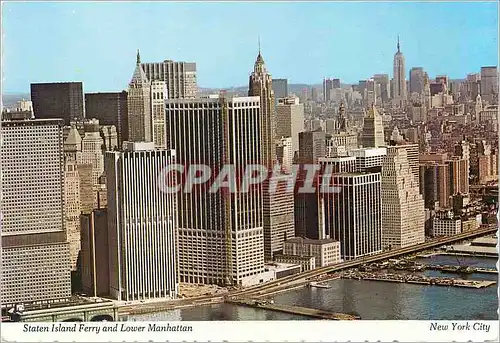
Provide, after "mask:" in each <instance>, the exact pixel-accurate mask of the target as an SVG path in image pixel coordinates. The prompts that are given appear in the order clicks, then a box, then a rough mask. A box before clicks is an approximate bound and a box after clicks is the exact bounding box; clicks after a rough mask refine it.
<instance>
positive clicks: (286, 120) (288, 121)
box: [276, 97, 305, 152]
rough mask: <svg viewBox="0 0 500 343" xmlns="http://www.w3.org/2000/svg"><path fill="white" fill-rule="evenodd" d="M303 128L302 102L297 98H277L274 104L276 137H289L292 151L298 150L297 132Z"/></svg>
mask: <svg viewBox="0 0 500 343" xmlns="http://www.w3.org/2000/svg"><path fill="white" fill-rule="evenodd" d="M303 131H305V129H304V104H301V103H299V98H297V97H288V98H284V99H278V105H277V106H276V137H277V138H279V137H291V138H292V149H293V152H295V151H298V150H299V133H300V132H303Z"/></svg>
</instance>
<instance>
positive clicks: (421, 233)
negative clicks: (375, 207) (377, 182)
mask: <svg viewBox="0 0 500 343" xmlns="http://www.w3.org/2000/svg"><path fill="white" fill-rule="evenodd" d="M381 180H382V187H381V200H382V247H383V248H384V249H385V248H388V247H390V248H393V249H394V248H404V247H407V246H410V245H415V244H419V243H424V242H425V227H424V221H425V212H424V200H423V198H422V195H421V194H420V190H419V185H418V181H417V178H416V177H415V175H414V174H413V171H412V170H411V167H410V164H409V163H408V153H407V148H406V146H390V147H387V155H386V156H385V158H384V161H383V163H382V178H381Z"/></svg>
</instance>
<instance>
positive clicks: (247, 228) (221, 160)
mask: <svg viewBox="0 0 500 343" xmlns="http://www.w3.org/2000/svg"><path fill="white" fill-rule="evenodd" d="M260 100H261V97H260V96H251V97H234V98H225V97H224V96H221V97H219V98H217V97H210V98H200V99H175V100H167V101H166V103H165V106H166V116H165V120H166V141H167V144H168V145H167V147H168V148H169V149H175V151H176V154H177V158H178V163H179V164H182V165H189V164H191V163H198V164H200V163H201V164H204V165H207V166H209V167H210V168H211V171H212V173H214V175H213V177H214V178H215V177H216V176H217V175H220V173H221V172H222V168H223V167H224V166H225V165H233V166H234V167H235V170H234V172H235V173H236V175H235V176H236V178H238V177H240V176H242V174H241V173H243V172H244V170H245V167H246V166H247V165H249V164H260V163H261V162H262V156H263V154H262V151H263V149H264V146H263V144H262V140H261V137H260V133H261V131H260V130H259V127H261V125H260V118H261V116H260ZM272 105H273V106H274V104H272ZM226 171H227V169H226ZM223 175H224V174H223ZM230 185H232V186H234V187H236V185H234V184H232V183H231V184H230ZM177 212H178V222H179V268H180V269H179V270H180V280H181V282H189V283H205V284H233V285H235V284H245V283H247V280H249V279H255V277H256V276H257V275H258V274H260V273H262V272H263V271H264V236H263V226H262V189H261V186H260V185H259V186H256V187H251V188H250V189H249V190H248V192H238V193H231V192H229V191H228V190H227V188H226V189H219V190H216V191H215V192H210V187H205V186H194V187H193V189H192V190H191V191H190V192H181V193H179V194H178V211H177Z"/></svg>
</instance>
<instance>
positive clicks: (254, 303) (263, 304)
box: [226, 298, 361, 320]
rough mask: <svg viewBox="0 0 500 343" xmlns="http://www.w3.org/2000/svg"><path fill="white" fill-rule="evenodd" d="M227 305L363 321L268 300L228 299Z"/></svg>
mask: <svg viewBox="0 0 500 343" xmlns="http://www.w3.org/2000/svg"><path fill="white" fill-rule="evenodd" d="M226 303H228V304H233V305H239V306H247V307H253V308H262V309H264V310H270V311H277V312H283V313H288V314H296V315H301V316H306V317H311V318H316V319H326V320H356V319H361V318H360V317H359V316H355V315H351V314H346V313H334V312H329V311H323V310H317V309H313V308H308V307H300V306H294V305H283V304H275V303H274V302H272V301H266V300H255V299H243V298H239V299H235V298H233V299H227V300H226Z"/></svg>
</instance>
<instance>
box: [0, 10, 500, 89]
mask: <svg viewBox="0 0 500 343" xmlns="http://www.w3.org/2000/svg"><path fill="white" fill-rule="evenodd" d="M2 7H3V11H2V12H3V13H2V17H3V18H2V19H3V25H2V29H3V32H2V33H3V43H4V44H3V46H4V48H3V51H2V54H3V56H2V65H3V84H2V89H3V92H4V93H29V87H30V83H32V82H64V81H83V82H84V87H85V88H84V91H85V92H106V91H121V90H123V89H126V88H127V85H128V82H129V81H130V79H131V77H132V73H133V71H134V67H135V59H136V50H137V49H140V51H141V57H142V60H143V62H161V61H163V60H166V59H172V60H175V61H186V62H196V65H197V78H198V85H199V87H204V88H230V87H238V86H244V85H246V84H247V81H248V76H249V75H250V73H251V71H252V67H253V64H254V61H255V56H256V55H257V53H258V37H259V36H260V41H261V50H262V56H263V58H264V61H265V63H266V66H267V69H268V70H269V72H270V73H271V75H272V76H273V78H287V79H289V82H290V83H307V84H320V83H321V81H322V79H323V77H335V78H340V79H341V80H342V82H344V83H357V81H358V80H362V79H367V78H369V77H371V76H372V75H374V74H377V73H386V74H389V75H390V76H391V77H392V63H393V57H394V53H395V52H396V51H397V47H396V44H397V35H398V34H399V36H400V44H401V52H402V53H403V54H404V56H405V59H406V70H405V74H406V78H407V79H408V73H409V70H410V69H411V68H412V67H423V68H424V70H425V71H427V72H428V73H429V75H430V76H431V77H434V76H436V75H439V74H446V75H448V76H449V77H450V78H451V79H455V78H464V77H465V76H466V74H467V73H472V72H477V73H478V72H479V71H480V68H481V66H486V65H497V64H498V49H497V48H498V41H497V39H498V38H497V37H498V5H497V3H496V2H481V3H478V2H469V3H463V2H462V3H451V2H444V3H431V2H429V3H398V4H395V3H341V2H332V3H326V2H318V3H299V2H293V3H279V2H274V3H257V2H256V3H175V2H171V3H118V2H116V3H111V2H110V3H76V2H73V3H62V2H60V3H56V2H52V3H35V2H31V3H21V2H19V3H14V2H10V3H9V2H7V3H4V4H3V6H2ZM375 13H376V15H374V14H375ZM47 18H51V20H50V21H47Z"/></svg>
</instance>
